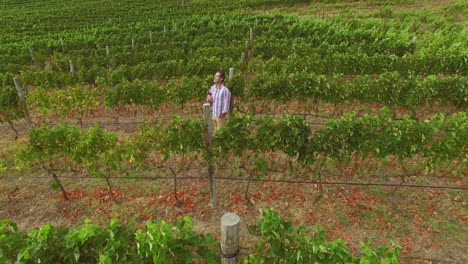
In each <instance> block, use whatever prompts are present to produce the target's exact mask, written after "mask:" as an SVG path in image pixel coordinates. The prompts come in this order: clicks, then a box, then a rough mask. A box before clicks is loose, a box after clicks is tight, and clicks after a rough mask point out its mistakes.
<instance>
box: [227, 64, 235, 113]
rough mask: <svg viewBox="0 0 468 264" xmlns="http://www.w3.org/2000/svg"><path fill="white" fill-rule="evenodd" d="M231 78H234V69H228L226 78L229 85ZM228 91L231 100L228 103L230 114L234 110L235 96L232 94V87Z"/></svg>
mask: <svg viewBox="0 0 468 264" xmlns="http://www.w3.org/2000/svg"><path fill="white" fill-rule="evenodd" d="M232 77H234V68H229V77H228V81H229V83H230V82H231V80H232ZM230 90H231V100H230V101H229V114H232V110H233V109H234V95H235V94H234V93H233V90H234V87H231V89H230Z"/></svg>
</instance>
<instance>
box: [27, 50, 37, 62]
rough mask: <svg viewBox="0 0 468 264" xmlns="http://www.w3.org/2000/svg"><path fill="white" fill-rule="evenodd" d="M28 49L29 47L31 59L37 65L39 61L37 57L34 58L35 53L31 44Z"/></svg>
mask: <svg viewBox="0 0 468 264" xmlns="http://www.w3.org/2000/svg"><path fill="white" fill-rule="evenodd" d="M28 49H29V54H31V59H32V61H33V63H34V65H35V66H36V67H37V61H36V58H34V54H33V51H32V48H31V46H28Z"/></svg>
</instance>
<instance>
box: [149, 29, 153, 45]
mask: <svg viewBox="0 0 468 264" xmlns="http://www.w3.org/2000/svg"><path fill="white" fill-rule="evenodd" d="M149 37H150V43H151V44H153V31H150V32H149Z"/></svg>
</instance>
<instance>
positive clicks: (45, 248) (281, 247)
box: [0, 209, 400, 264]
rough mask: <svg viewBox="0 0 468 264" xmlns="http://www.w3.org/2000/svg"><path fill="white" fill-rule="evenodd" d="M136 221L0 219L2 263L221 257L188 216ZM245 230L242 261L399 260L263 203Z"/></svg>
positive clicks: (395, 253)
mask: <svg viewBox="0 0 468 264" xmlns="http://www.w3.org/2000/svg"><path fill="white" fill-rule="evenodd" d="M134 226H135V222H134V221H131V222H129V223H128V224H121V223H120V222H119V221H118V220H117V219H112V220H111V222H110V224H109V225H108V226H107V228H103V227H100V226H98V225H95V224H91V221H90V220H89V219H86V220H85V224H84V225H83V226H79V227H75V228H73V229H66V228H60V227H54V226H52V225H44V226H42V227H40V228H38V229H31V230H29V231H28V233H27V235H25V234H23V233H22V232H21V231H20V230H19V229H18V228H17V226H16V224H15V223H14V222H11V221H7V220H4V221H1V222H0V242H2V243H0V260H1V261H2V263H24V264H29V263H66V264H68V263H69V264H74V263H100V264H107V263H135V264H136V263H194V262H199V261H202V262H203V263H220V260H221V259H220V257H219V245H218V242H217V241H216V239H215V238H214V237H213V236H212V235H202V234H198V233H197V232H195V231H193V222H192V220H191V219H190V218H189V217H187V216H186V217H184V218H182V219H178V220H176V221H175V222H174V223H173V224H172V225H171V224H169V223H167V222H165V221H161V220H156V221H148V222H146V225H145V226H144V227H143V228H141V229H137V230H135V227H134ZM249 231H250V232H251V234H252V235H254V236H255V237H256V238H257V240H258V241H257V243H256V245H255V247H254V249H253V251H251V253H250V254H249V255H248V256H246V257H245V258H244V259H241V261H242V263H291V260H293V261H294V262H295V263H356V264H357V263H392V264H393V263H398V257H399V256H400V251H399V248H398V246H393V247H391V248H389V247H380V248H378V249H376V250H374V249H372V248H371V247H370V246H368V245H365V244H363V245H362V256H361V257H355V256H354V255H352V254H351V253H350V252H349V250H348V249H347V247H346V244H345V243H344V242H343V241H342V240H341V239H337V240H335V241H332V242H327V241H326V240H325V232H324V231H323V230H320V229H318V230H317V231H315V232H311V231H310V230H308V229H307V228H305V227H303V226H294V225H293V224H292V223H291V222H287V221H285V220H283V219H281V218H280V217H279V216H278V215H277V214H276V213H275V212H273V211H272V210H269V209H265V210H264V212H263V217H262V220H261V221H260V222H259V223H258V224H257V225H255V226H251V227H249Z"/></svg>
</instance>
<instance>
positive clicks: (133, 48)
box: [132, 38, 135, 51]
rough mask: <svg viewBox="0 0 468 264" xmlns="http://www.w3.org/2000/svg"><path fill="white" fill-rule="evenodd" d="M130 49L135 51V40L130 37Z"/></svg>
mask: <svg viewBox="0 0 468 264" xmlns="http://www.w3.org/2000/svg"><path fill="white" fill-rule="evenodd" d="M132 50H133V51H135V40H134V39H133V38H132Z"/></svg>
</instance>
